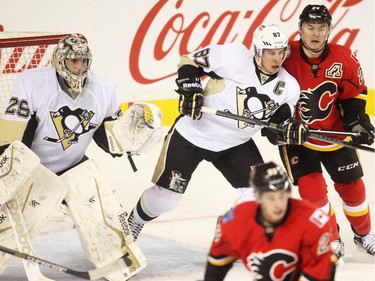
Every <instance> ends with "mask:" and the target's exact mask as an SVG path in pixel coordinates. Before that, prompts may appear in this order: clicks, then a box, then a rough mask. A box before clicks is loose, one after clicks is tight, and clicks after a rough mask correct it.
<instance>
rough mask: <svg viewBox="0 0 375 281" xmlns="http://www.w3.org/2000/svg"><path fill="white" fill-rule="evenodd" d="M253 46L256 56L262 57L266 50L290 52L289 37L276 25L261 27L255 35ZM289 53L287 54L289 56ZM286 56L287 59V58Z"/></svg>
mask: <svg viewBox="0 0 375 281" xmlns="http://www.w3.org/2000/svg"><path fill="white" fill-rule="evenodd" d="M253 46H254V52H255V55H256V56H258V57H260V58H261V57H262V54H263V50H264V49H279V48H286V51H287V52H288V49H289V48H288V46H289V44H288V37H286V36H285V35H284V33H283V32H282V31H281V29H280V28H279V27H278V26H277V25H275V24H270V25H260V26H259V27H258V28H257V29H256V30H255V31H254V34H253ZM287 54H288V53H286V56H287ZM286 56H285V57H286Z"/></svg>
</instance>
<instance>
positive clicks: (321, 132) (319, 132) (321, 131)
mask: <svg viewBox="0 0 375 281" xmlns="http://www.w3.org/2000/svg"><path fill="white" fill-rule="evenodd" d="M309 132H310V133H317V134H323V135H332V136H350V137H354V136H356V135H357V133H353V132H340V131H329V130H312V129H310V130H309Z"/></svg>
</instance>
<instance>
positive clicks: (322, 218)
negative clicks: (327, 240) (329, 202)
mask: <svg viewBox="0 0 375 281" xmlns="http://www.w3.org/2000/svg"><path fill="white" fill-rule="evenodd" d="M309 220H310V221H311V222H312V223H313V224H315V225H316V226H317V227H318V228H322V227H324V226H325V225H326V223H327V222H328V221H329V216H328V215H327V214H326V213H325V212H323V211H322V210H320V209H316V210H315V211H314V212H313V213H312V214H311V216H310V218H309Z"/></svg>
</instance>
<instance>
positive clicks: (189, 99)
mask: <svg viewBox="0 0 375 281" xmlns="http://www.w3.org/2000/svg"><path fill="white" fill-rule="evenodd" d="M288 50H289V49H288V38H287V37H286V36H285V35H284V34H283V33H282V31H281V30H280V28H279V27H277V26H276V25H267V26H265V25H261V26H260V27H258V28H257V29H256V31H255V32H254V35H253V48H252V50H249V49H248V48H246V47H245V46H244V45H242V44H239V43H229V44H225V45H209V46H206V47H204V48H202V49H200V50H197V51H195V52H193V53H191V54H188V55H184V56H182V58H181V61H180V64H179V68H178V78H177V79H176V84H177V87H178V89H177V90H176V92H177V93H178V94H179V95H180V99H179V107H178V109H179V112H180V113H181V115H180V116H179V117H178V118H177V119H176V121H175V123H174V125H173V127H172V128H171V130H170V132H169V133H168V136H167V137H166V138H165V142H164V146H163V148H162V150H161V153H160V157H159V160H158V162H157V165H156V167H155V171H154V174H153V177H152V182H153V183H154V185H153V186H152V187H150V188H148V189H146V190H145V191H144V192H143V194H142V195H141V197H140V199H139V201H138V202H137V204H136V206H135V207H134V209H133V210H132V212H131V214H130V216H129V225H130V227H131V229H132V232H133V236H134V238H137V237H138V235H139V233H140V232H141V229H142V228H143V226H144V224H145V223H147V222H149V221H151V220H153V219H155V218H157V217H158V216H159V215H161V214H163V213H164V212H167V211H170V210H172V209H173V208H174V207H175V206H176V204H177V203H178V201H179V200H180V198H181V197H182V195H183V194H184V192H185V190H186V188H187V186H188V184H189V181H190V179H191V176H192V174H193V172H194V170H195V169H196V168H197V166H198V164H199V163H200V162H201V161H203V160H206V161H209V162H211V163H212V164H213V165H214V166H215V167H216V168H217V169H218V170H219V171H220V172H221V173H222V174H223V176H224V177H225V178H226V179H227V180H228V182H229V183H230V184H231V185H232V186H233V187H234V188H237V189H239V190H240V191H243V192H245V191H246V192H245V193H246V195H245V193H244V196H246V197H247V198H246V200H254V199H255V196H254V193H253V188H249V183H248V182H249V179H248V177H249V169H250V167H254V166H257V165H260V164H262V163H263V159H262V156H261V154H260V152H259V150H258V148H257V146H256V144H255V142H254V141H253V139H252V137H253V136H254V134H255V133H256V132H257V131H258V130H260V129H261V127H259V126H254V125H251V124H247V123H244V122H240V121H235V120H229V119H225V118H222V117H220V116H215V115H209V114H205V113H202V112H201V108H202V106H203V104H204V105H205V106H207V107H212V108H215V109H217V110H222V111H230V112H232V113H234V114H239V115H243V116H247V117H251V118H255V119H259V120H263V121H270V122H273V123H277V124H280V123H282V122H284V123H283V126H284V128H285V130H284V132H283V133H281V134H277V133H274V132H272V131H270V130H264V131H263V133H264V135H266V136H267V137H268V138H269V140H270V141H271V142H272V143H274V144H280V143H288V144H302V143H303V142H304V141H305V140H306V138H307V133H308V132H307V130H306V127H305V125H304V124H303V123H301V122H298V121H296V120H295V119H293V118H291V117H292V116H293V113H294V107H295V104H296V103H297V100H298V98H299V94H300V88H299V85H298V83H297V81H296V80H295V79H294V78H293V77H292V76H291V75H290V74H289V73H288V72H287V71H285V69H284V68H283V67H282V63H283V61H284V60H285V58H286V56H287V55H288ZM252 51H253V52H252ZM205 75H207V76H209V80H208V82H207V84H206V85H205V87H204V89H203V87H202V83H201V77H202V76H205ZM202 188H203V186H202ZM240 200H245V198H242V199H240Z"/></svg>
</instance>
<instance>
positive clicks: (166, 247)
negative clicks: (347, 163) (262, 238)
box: [0, 128, 375, 281]
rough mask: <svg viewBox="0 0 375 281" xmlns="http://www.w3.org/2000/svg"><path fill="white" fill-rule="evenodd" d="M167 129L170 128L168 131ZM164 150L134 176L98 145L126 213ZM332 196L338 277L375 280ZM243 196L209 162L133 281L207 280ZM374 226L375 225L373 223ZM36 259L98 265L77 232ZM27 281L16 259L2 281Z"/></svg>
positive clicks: (238, 271)
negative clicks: (340, 262)
mask: <svg viewBox="0 0 375 281" xmlns="http://www.w3.org/2000/svg"><path fill="white" fill-rule="evenodd" d="M165 129H166V130H167V128H165ZM255 140H256V141H257V144H258V146H259V148H260V150H261V152H262V154H263V157H264V159H265V161H270V160H272V161H275V162H278V163H280V160H279V156H278V151H277V149H276V147H273V146H272V145H270V144H269V143H268V141H267V140H265V139H263V138H261V137H256V138H255ZM159 150H160V145H159V146H158V147H157V148H155V149H154V150H153V151H151V152H149V153H147V154H145V155H142V156H137V157H134V161H135V163H136V166H137V168H138V171H137V172H136V173H133V172H132V170H131V167H130V165H129V163H128V161H127V159H125V158H123V159H122V158H116V159H112V158H111V157H110V156H109V155H107V154H105V153H104V152H102V151H101V150H100V149H98V148H97V147H96V146H95V145H92V146H90V149H89V151H88V155H89V156H90V157H92V158H93V159H95V160H96V162H97V163H98V165H99V166H100V168H101V170H102V171H103V173H104V174H105V175H106V176H107V178H108V179H109V181H110V183H111V185H112V186H113V189H114V190H116V194H118V198H119V200H120V201H121V202H122V203H123V204H124V206H125V209H127V210H128V211H130V210H131V209H132V207H133V206H134V205H135V203H136V202H137V200H138V198H139V196H140V195H141V194H142V192H143V190H144V189H146V188H148V187H149V186H151V182H150V178H151V176H152V173H153V169H154V165H155V163H156V160H157V157H158V155H159ZM360 155H361V160H362V165H363V167H364V171H365V176H364V181H365V183H366V187H367V195H368V196H367V197H368V201H369V204H370V211H371V215H372V221H373V222H374V189H375V183H374V172H375V169H374V166H375V162H374V154H373V153H369V152H360ZM327 183H328V185H329V197H330V199H331V202H332V204H333V206H334V207H335V210H336V215H337V218H338V221H339V224H340V226H341V236H342V238H343V240H344V242H345V249H346V254H345V259H344V260H345V266H344V267H343V268H342V269H341V270H339V271H338V272H337V274H336V280H338V281H349V280H350V281H353V280H361V281H367V280H374V279H375V260H374V257H372V256H369V255H367V254H364V253H361V252H359V251H358V250H357V249H356V248H355V245H354V243H353V241H352V239H353V237H352V236H353V235H352V232H351V230H350V226H349V223H348V222H347V220H346V219H345V217H344V215H343V212H342V209H341V200H340V198H339V197H338V195H337V194H336V193H335V191H334V190H333V188H332V183H331V182H330V181H329V179H328V177H327ZM237 196H238V191H236V190H234V189H233V188H231V187H230V185H229V184H228V183H227V182H226V181H225V179H224V178H223V176H222V175H221V174H220V173H219V172H218V171H217V170H216V169H215V168H214V167H213V166H212V165H211V164H210V163H208V162H202V163H201V164H200V166H199V167H198V168H197V170H196V172H195V173H194V175H193V178H192V180H191V182H190V184H189V187H188V190H187V192H186V194H185V195H184V197H183V198H182V200H181V201H180V202H179V204H178V206H177V207H176V208H175V209H174V211H172V212H170V213H167V214H164V215H162V216H160V217H159V218H158V219H156V220H154V221H152V222H150V223H149V224H147V225H146V226H145V227H144V229H143V232H142V234H141V236H140V238H139V239H138V243H139V246H140V247H141V249H142V250H143V252H144V253H145V255H146V257H147V258H148V266H147V267H146V268H145V269H144V270H143V271H142V272H140V273H139V274H138V275H137V276H135V277H134V278H132V279H131V280H132V281H133V280H134V281H138V280H142V281H159V280H163V281H185V280H186V281H187V280H190V281H196V280H199V279H202V277H203V273H204V267H205V263H206V255H207V251H208V249H209V246H210V243H211V239H212V237H213V232H214V227H215V221H216V218H217V216H218V215H220V214H222V213H223V212H225V211H226V210H227V209H228V208H229V207H230V206H231V205H232V204H233V202H234V201H235V199H237ZM373 225H374V223H373ZM33 246H34V249H35V251H36V255H37V256H38V257H40V258H43V259H46V260H49V261H53V262H55V263H58V264H61V265H64V266H67V267H69V268H72V269H75V270H79V271H87V270H91V269H93V266H92V265H91V264H90V263H89V262H88V261H87V260H86V258H85V256H84V254H83V251H82V248H81V245H80V242H79V240H78V236H77V235H76V233H75V231H74V230H65V231H60V232H51V233H47V234H43V235H41V236H39V237H38V238H36V239H35V240H34V243H33ZM41 270H42V272H43V273H44V274H45V275H46V276H47V277H49V278H52V279H54V280H61V281H73V280H81V279H79V278H77V277H74V276H70V275H67V274H64V273H60V272H56V271H53V270H50V269H45V268H42V267H41ZM21 280H22V281H23V280H27V279H26V275H25V272H24V269H23V267H22V263H21V261H20V260H15V261H14V262H13V263H12V264H11V265H10V266H9V267H8V268H7V269H6V271H5V272H4V273H3V274H2V275H1V276H0V281H21ZM231 280H232V281H234V280H235V281H239V280H252V279H251V275H250V274H249V273H248V272H247V271H245V269H244V267H243V266H242V264H240V263H238V264H236V265H235V267H234V268H233V269H232V270H231V271H230V273H229V274H228V276H227V278H226V281H231Z"/></svg>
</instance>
